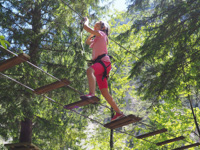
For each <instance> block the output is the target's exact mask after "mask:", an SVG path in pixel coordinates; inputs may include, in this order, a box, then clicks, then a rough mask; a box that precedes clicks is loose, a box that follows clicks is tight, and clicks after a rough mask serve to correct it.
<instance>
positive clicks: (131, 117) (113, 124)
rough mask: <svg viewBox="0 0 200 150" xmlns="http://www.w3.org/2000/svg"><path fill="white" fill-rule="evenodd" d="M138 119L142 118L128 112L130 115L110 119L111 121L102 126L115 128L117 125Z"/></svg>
mask: <svg viewBox="0 0 200 150" xmlns="http://www.w3.org/2000/svg"><path fill="white" fill-rule="evenodd" d="M140 120H142V118H139V117H136V116H135V115H132V114H130V115H128V116H125V117H122V118H120V119H117V120H114V121H111V122H109V123H107V124H105V125H104V127H106V128H109V129H115V128H119V127H122V126H125V125H128V124H131V123H135V122H138V121H140Z"/></svg>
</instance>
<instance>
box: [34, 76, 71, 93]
mask: <svg viewBox="0 0 200 150" xmlns="http://www.w3.org/2000/svg"><path fill="white" fill-rule="evenodd" d="M69 83H70V82H69V81H68V80H67V79H61V81H56V82H54V83H51V84H48V85H45V86H43V87H40V88H37V89H35V90H34V93H36V94H43V93H47V92H49V91H52V90H54V89H57V88H60V87H63V86H67V85H69Z"/></svg>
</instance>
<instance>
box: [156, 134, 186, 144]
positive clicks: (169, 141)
mask: <svg viewBox="0 0 200 150" xmlns="http://www.w3.org/2000/svg"><path fill="white" fill-rule="evenodd" d="M184 138H185V137H184V136H180V137H177V138H174V139H170V140H166V141H163V142H159V143H156V145H157V146H161V145H164V144H168V143H171V142H175V141H179V140H183V139H184Z"/></svg>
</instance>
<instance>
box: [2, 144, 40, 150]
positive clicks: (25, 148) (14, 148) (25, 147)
mask: <svg viewBox="0 0 200 150" xmlns="http://www.w3.org/2000/svg"><path fill="white" fill-rule="evenodd" d="M4 146H5V147H7V148H8V149H9V150H40V148H38V147H37V146H35V145H34V144H32V143H13V144H5V145H4Z"/></svg>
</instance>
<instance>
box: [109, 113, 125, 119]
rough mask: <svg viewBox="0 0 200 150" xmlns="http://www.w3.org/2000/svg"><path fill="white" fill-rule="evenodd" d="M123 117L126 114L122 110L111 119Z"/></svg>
mask: <svg viewBox="0 0 200 150" xmlns="http://www.w3.org/2000/svg"><path fill="white" fill-rule="evenodd" d="M122 117H125V115H124V114H123V113H122V112H121V113H118V112H116V114H115V115H114V117H113V118H112V119H111V121H114V120H117V119H119V118H122Z"/></svg>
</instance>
